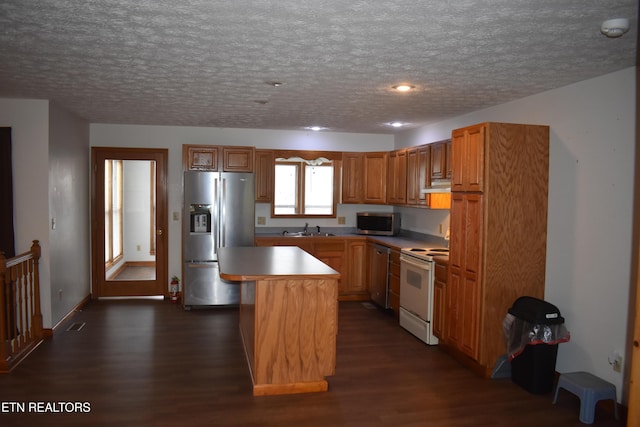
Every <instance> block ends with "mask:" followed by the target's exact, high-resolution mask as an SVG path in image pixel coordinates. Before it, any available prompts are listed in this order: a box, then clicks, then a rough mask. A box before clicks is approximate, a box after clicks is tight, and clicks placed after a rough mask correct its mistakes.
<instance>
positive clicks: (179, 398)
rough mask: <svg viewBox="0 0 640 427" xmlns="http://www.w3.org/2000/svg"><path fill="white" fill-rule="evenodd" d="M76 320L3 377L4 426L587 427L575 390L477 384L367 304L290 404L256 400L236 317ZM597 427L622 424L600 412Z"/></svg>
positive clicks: (137, 307) (134, 315)
mask: <svg viewBox="0 0 640 427" xmlns="http://www.w3.org/2000/svg"><path fill="white" fill-rule="evenodd" d="M67 323H68V324H67V325H64V326H63V327H62V328H60V331H56V333H55V334H54V337H53V338H52V339H50V340H48V341H46V342H45V343H43V344H42V345H41V346H40V347H39V348H37V349H36V351H35V352H34V353H33V354H31V355H30V356H29V357H28V359H27V360H26V361H24V362H23V363H22V364H21V365H19V366H18V367H17V368H16V369H15V370H14V371H13V372H12V373H11V374H7V375H0V405H2V406H1V407H0V425H1V426H18V425H24V426H34V425H46V426H54V425H64V426H73V425H78V426H86V425H91V426H114V425H118V426H242V427H251V426H371V427H375V426H434V427H437V426H510V427H512V426H524V427H527V426H531V427H544V426H582V425H583V424H581V423H580V422H579V421H578V412H579V401H578V399H577V398H576V397H574V396H573V395H571V394H569V393H568V392H564V390H562V391H561V394H560V401H559V403H558V404H557V405H552V404H551V398H552V396H551V395H544V396H539V395H533V394H530V393H529V392H527V391H526V390H524V389H522V388H520V387H518V386H516V385H514V384H512V383H511V381H510V380H485V379H481V378H478V377H476V376H475V375H474V374H473V373H471V372H470V371H469V370H467V369H465V368H463V367H462V366H461V365H459V364H458V363H457V362H456V361H454V360H453V359H451V358H450V357H449V356H448V355H446V354H444V353H443V352H442V351H440V350H439V349H438V347H429V346H426V345H424V344H423V343H421V342H420V341H418V340H417V339H415V338H414V337H413V336H412V335H410V334H409V333H407V332H405V331H404V330H403V329H401V328H400V327H399V326H398V325H397V323H396V321H395V320H394V319H393V318H392V317H391V316H389V315H387V314H386V313H383V312H381V311H379V310H377V309H368V308H366V307H365V306H363V305H362V304H360V303H353V302H351V303H341V304H340V313H339V335H338V349H337V369H336V375H335V376H333V377H330V378H329V391H328V392H326V393H314V394H300V395H289V396H271V397H253V396H252V393H251V380H250V377H249V372H248V368H247V363H246V360H245V356H244V352H243V348H242V344H241V340H240V335H239V331H238V314H237V309H229V308H222V309H214V310H192V311H188V312H186V311H183V310H182V309H181V308H180V307H179V306H178V305H174V304H170V303H169V302H164V301H151V300H140V299H136V300H108V301H103V300H100V301H92V302H90V303H89V304H88V305H87V306H86V307H85V308H84V310H83V311H81V312H78V313H77V314H76V315H74V316H73V317H72V318H71V319H70V320H69V321H68V322H67ZM80 323H85V325H84V326H83V327H82V328H81V329H80V330H79V331H74V330H70V331H66V329H67V326H69V325H71V324H80ZM37 402H41V403H40V405H41V406H40V407H37V408H38V409H42V410H47V409H49V410H58V411H59V410H61V409H65V408H66V409H69V408H71V407H73V405H74V404H76V403H77V404H79V405H82V404H83V403H84V406H81V409H84V410H85V412H81V411H77V412H72V413H64V412H62V413H60V412H45V413H26V412H28V411H29V406H28V405H29V404H31V405H32V406H33V405H36V404H37ZM60 402H63V403H60ZM64 402H71V406H68V405H66V404H64ZM85 402H86V403H85ZM18 404H24V405H25V408H24V409H25V412H21V410H20V408H19V407H18V406H17V405H18ZM46 404H49V408H47V406H46ZM593 425H596V426H622V425H624V423H623V422H622V421H615V420H614V419H613V415H612V414H611V413H609V412H607V411H606V410H603V409H598V411H597V412H596V419H595V423H594V424H593Z"/></svg>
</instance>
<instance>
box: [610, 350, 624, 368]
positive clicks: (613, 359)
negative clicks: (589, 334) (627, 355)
mask: <svg viewBox="0 0 640 427" xmlns="http://www.w3.org/2000/svg"><path fill="white" fill-rule="evenodd" d="M609 365H611V367H612V368H613V371H614V372H622V356H621V355H620V353H618V352H617V351H612V352H611V353H609Z"/></svg>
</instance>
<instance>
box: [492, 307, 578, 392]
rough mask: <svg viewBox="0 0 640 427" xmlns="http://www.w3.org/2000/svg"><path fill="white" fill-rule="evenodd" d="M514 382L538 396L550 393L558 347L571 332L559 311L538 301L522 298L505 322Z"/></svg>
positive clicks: (510, 311)
mask: <svg viewBox="0 0 640 427" xmlns="http://www.w3.org/2000/svg"><path fill="white" fill-rule="evenodd" d="M503 326H504V332H505V337H506V339H507V350H508V354H509V360H510V361H511V380H512V381H513V382H514V383H515V384H518V385H519V386H521V387H522V388H524V389H525V390H528V391H529V392H531V393H534V394H546V393H550V392H551V391H552V389H553V382H554V376H555V369H556V356H557V354H558V344H559V343H561V342H567V341H569V332H568V331H567V329H566V327H565V326H564V318H563V317H562V316H561V315H560V311H559V310H558V307H556V306H555V305H553V304H550V303H548V302H546V301H544V300H541V299H538V298H534V297H528V296H524V297H520V298H518V299H517V300H516V301H515V302H514V303H513V305H512V306H511V308H510V309H509V312H508V314H507V317H506V318H505V320H504V325H503Z"/></svg>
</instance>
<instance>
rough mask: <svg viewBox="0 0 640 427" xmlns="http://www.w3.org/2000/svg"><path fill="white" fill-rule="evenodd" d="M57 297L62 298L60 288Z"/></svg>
mask: <svg viewBox="0 0 640 427" xmlns="http://www.w3.org/2000/svg"><path fill="white" fill-rule="evenodd" d="M58 298H59V299H62V289H58Z"/></svg>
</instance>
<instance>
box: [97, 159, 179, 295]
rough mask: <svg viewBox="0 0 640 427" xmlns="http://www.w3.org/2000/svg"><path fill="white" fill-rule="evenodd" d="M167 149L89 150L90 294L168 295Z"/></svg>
mask: <svg viewBox="0 0 640 427" xmlns="http://www.w3.org/2000/svg"><path fill="white" fill-rule="evenodd" d="M167 157H168V150H166V149H135V148H109V147H93V148H92V155H91V158H92V197H91V205H92V206H91V212H92V221H91V224H92V226H91V228H92V230H91V234H92V264H93V265H92V267H93V268H92V277H93V280H92V296H93V297H94V298H100V297H117V296H150V295H164V296H166V294H167V292H168V289H167V287H168V285H167V283H168V282H167V276H168V274H167V271H168V265H167V264H168V262H167V260H168V248H167V241H166V239H167V235H166V230H167V224H168V220H167V188H166V182H167Z"/></svg>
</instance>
